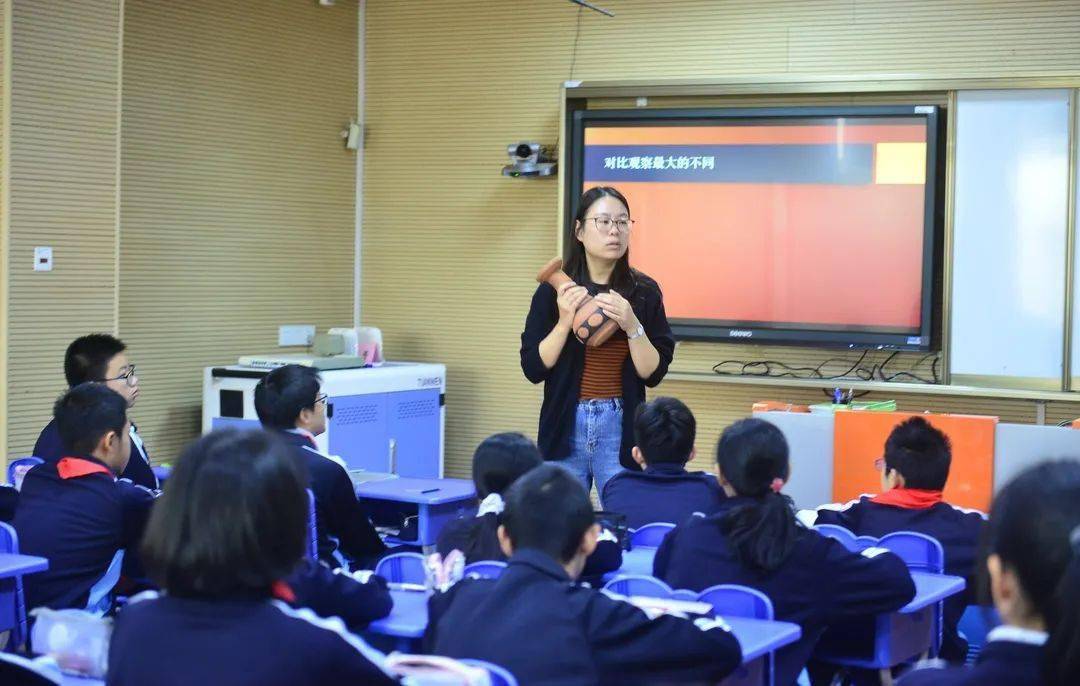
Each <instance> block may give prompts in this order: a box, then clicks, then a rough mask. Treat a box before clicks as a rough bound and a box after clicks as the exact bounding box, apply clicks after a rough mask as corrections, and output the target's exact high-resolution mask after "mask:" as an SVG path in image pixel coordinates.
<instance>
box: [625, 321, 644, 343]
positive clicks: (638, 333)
mask: <svg viewBox="0 0 1080 686" xmlns="http://www.w3.org/2000/svg"><path fill="white" fill-rule="evenodd" d="M644 335H645V327H644V326H642V325H641V324H638V325H637V330H636V331H633V332H631V333H628V334H626V340H628V341H632V340H634V339H635V338H641V337H642V336H644Z"/></svg>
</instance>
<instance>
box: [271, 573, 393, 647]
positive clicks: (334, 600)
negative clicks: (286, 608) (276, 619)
mask: <svg viewBox="0 0 1080 686" xmlns="http://www.w3.org/2000/svg"><path fill="white" fill-rule="evenodd" d="M285 583H286V584H287V585H288V587H289V589H291V591H292V595H293V597H292V598H284V599H283V600H285V601H286V602H288V603H289V604H290V605H292V606H293V607H306V608H308V609H310V610H311V611H312V612H314V613H315V614H317V615H319V616H320V617H340V618H341V621H343V622H345V624H346V626H348V627H349V628H350V629H352V630H354V631H356V630H360V629H363V628H365V627H366V626H367V625H368V624H370V623H371V622H373V621H375V620H376V619H382V618H383V617H385V616H387V615H388V614H390V610H391V609H393V606H394V601H393V600H392V599H391V597H390V591H389V590H388V589H387V586H386V579H383V578H382V577H381V576H375V575H374V574H371V573H370V572H356V573H353V574H350V573H348V572H345V571H343V570H340V569H334V570H331V569H330V568H329V567H327V566H326V565H324V564H322V563H319V562H314V561H312V560H309V559H305V560H304V561H303V562H301V563H300V566H299V567H297V569H296V571H294V572H293V573H292V574H291V575H289V577H288V578H287V579H285Z"/></svg>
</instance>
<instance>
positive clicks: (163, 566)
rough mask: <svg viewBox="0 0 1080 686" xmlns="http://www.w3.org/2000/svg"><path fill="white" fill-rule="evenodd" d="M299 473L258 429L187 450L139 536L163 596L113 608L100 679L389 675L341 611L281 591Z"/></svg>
mask: <svg viewBox="0 0 1080 686" xmlns="http://www.w3.org/2000/svg"><path fill="white" fill-rule="evenodd" d="M304 482H305V478H304V474H303V468H302V465H300V464H298V463H297V461H296V460H295V459H293V458H292V455H291V454H290V450H289V448H288V446H287V445H285V444H284V443H282V442H281V441H280V440H277V439H275V438H274V436H273V435H271V434H269V433H267V432H263V431H220V432H214V433H212V434H209V435H207V436H204V437H202V438H201V439H199V440H198V441H196V442H195V443H193V444H192V445H191V446H189V447H188V449H187V450H186V451H185V453H184V455H182V456H181V458H180V460H179V461H178V463H177V465H176V469H175V470H174V471H173V473H172V475H171V476H170V480H169V486H168V489H167V490H166V493H165V495H164V496H163V498H162V500H161V502H160V503H159V506H158V507H156V508H155V510H154V513H153V515H152V517H151V520H150V524H149V526H148V527H147V532H146V538H145V540H144V542H143V559H144V561H145V564H146V567H147V569H148V570H149V571H150V574H151V576H152V577H153V578H154V579H155V580H156V581H157V582H158V584H159V585H160V586H161V588H162V593H161V594H156V593H154V592H148V593H145V594H140V595H139V596H136V597H135V598H132V600H131V601H130V602H129V603H128V605H127V606H126V607H125V608H124V609H123V610H122V611H121V612H120V613H119V614H118V616H117V619H116V626H115V630H114V632H113V635H112V641H111V645H110V648H109V670H108V683H109V684H110V685H111V686H128V685H131V686H143V685H144V684H156V685H158V686H169V685H172V684H175V685H176V686H180V685H184V686H187V685H189V684H229V685H230V686H278V685H280V686H305V685H311V686H315V685H317V684H331V683H334V684H337V683H340V684H384V683H385V684H390V683H394V681H393V680H392V679H391V678H390V677H388V676H387V675H386V673H385V672H384V671H383V669H382V664H383V660H384V656H383V655H382V654H381V653H379V652H378V651H376V650H375V649H373V648H371V647H370V646H368V645H367V644H366V643H365V642H363V641H362V640H361V639H360V638H358V637H357V636H355V635H353V634H351V633H350V632H349V631H348V630H347V629H346V627H345V625H344V623H343V622H342V621H341V620H339V619H337V618H329V619H324V618H320V617H318V616H317V615H316V614H315V613H314V612H312V611H311V610H308V609H297V608H294V607H291V606H290V605H289V604H288V603H287V602H284V601H283V600H282V599H281V598H283V597H286V596H288V595H289V593H290V590H291V587H290V586H286V585H284V584H282V583H281V580H282V579H285V578H286V577H288V576H289V575H290V574H292V573H293V571H294V569H295V567H296V565H297V563H298V562H299V560H300V559H301V557H302V555H303V554H304V548H305V540H306V536H307V526H306V524H305V519H306V517H307V502H308V501H307V494H306V493H305V492H304ZM292 590H295V589H292ZM286 599H287V598H286Z"/></svg>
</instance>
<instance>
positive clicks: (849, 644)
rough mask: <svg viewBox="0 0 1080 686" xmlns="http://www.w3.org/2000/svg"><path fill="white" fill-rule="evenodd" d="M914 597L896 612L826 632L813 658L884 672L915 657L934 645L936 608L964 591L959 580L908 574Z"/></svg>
mask: <svg viewBox="0 0 1080 686" xmlns="http://www.w3.org/2000/svg"><path fill="white" fill-rule="evenodd" d="M911 578H912V580H913V581H914V582H915V597H914V598H913V599H912V600H911V602H909V603H908V604H907V605H905V606H904V607H902V608H900V610H898V611H897V612H892V613H886V614H881V615H878V616H876V617H874V618H871V619H866V620H857V621H852V622H847V623H845V624H843V625H837V626H833V627H831V628H830V629H829V630H828V631H826V632H825V634H824V636H822V637H821V640H820V641H819V642H818V645H817V648H815V650H814V657H816V658H818V659H820V660H822V661H824V662H828V663H831V664H838V665H844V666H846V667H859V668H863V669H879V670H880V669H887V668H889V667H894V666H896V665H898V664H900V663H902V662H905V661H907V660H910V659H912V658H915V657H918V656H920V655H922V654H923V653H925V652H927V651H928V650H929V649H930V645H931V644H932V642H933V639H934V636H933V628H934V615H935V612H936V607H937V604H938V603H940V602H941V601H943V600H945V599H946V598H948V597H949V596H952V595H956V594H957V593H960V592H961V591H963V590H964V587H965V586H966V583H965V581H964V579H963V578H962V577H959V576H950V575H948V574H931V573H929V572H916V571H913V572H911Z"/></svg>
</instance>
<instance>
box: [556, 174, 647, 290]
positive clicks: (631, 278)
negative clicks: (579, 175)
mask: <svg viewBox="0 0 1080 686" xmlns="http://www.w3.org/2000/svg"><path fill="white" fill-rule="evenodd" d="M605 197H611V198H615V199H616V200H618V201H619V202H621V203H622V204H623V205H624V206H625V207H626V212H627V215H629V213H630V203H628V202H627V201H626V197H625V196H624V195H623V194H622V193H620V192H619V191H618V190H616V189H614V188H612V187H611V186H597V187H595V188H590V189H589V190H587V191H585V192H584V193H582V194H581V199H580V200H578V204H577V212H575V213H574V221H573V222H572V223H571V224H570V226H569V227H567V231H568V235H567V237H566V256H565V258H564V259H563V270H564V271H565V272H566V273H567V274H568V275H569V276H570V278H571V279H573V280H574V281H575V282H577V283H578V284H581V285H584V284H587V283H591V282H592V278H591V277H590V276H589V264H588V262H587V261H586V259H585V245H584V244H583V243H582V242H581V241H580V240H579V239H578V237H577V232H576V227H578V226H580V227H582V229H584V228H585V215H586V214H588V212H589V210H590V209H591V208H592V206H593V204H594V203H596V201H597V200H599V199H600V198H605ZM635 285H637V276H636V274H635V273H634V270H633V268H631V267H630V247H629V246H627V248H626V252H624V253H623V255H622V257H620V258H619V259H618V260H617V261H616V262H615V269H614V270H613V271H612V272H611V281H610V283H608V286H609V287H610V288H611V290H613V291H616V292H618V293H619V295H621V296H622V297H624V298H627V299H629V298H630V293H632V292H633V290H634V286H635Z"/></svg>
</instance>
